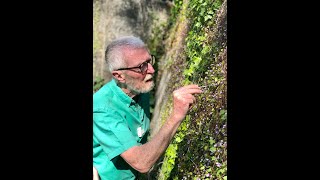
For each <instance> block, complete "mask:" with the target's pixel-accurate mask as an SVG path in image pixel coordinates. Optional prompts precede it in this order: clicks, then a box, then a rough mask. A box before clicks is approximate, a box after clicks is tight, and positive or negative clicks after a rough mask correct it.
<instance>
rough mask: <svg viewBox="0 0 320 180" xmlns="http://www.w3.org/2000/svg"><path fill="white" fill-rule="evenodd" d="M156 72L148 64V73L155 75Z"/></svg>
mask: <svg viewBox="0 0 320 180" xmlns="http://www.w3.org/2000/svg"><path fill="white" fill-rule="evenodd" d="M154 72H155V70H154V68H153V66H152V65H151V64H150V63H148V70H147V73H148V74H153V73H154Z"/></svg>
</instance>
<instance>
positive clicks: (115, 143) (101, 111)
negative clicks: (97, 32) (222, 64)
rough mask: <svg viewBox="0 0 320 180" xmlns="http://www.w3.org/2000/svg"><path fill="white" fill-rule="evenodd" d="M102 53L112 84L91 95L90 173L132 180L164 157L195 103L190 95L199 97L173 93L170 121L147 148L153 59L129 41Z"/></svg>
mask: <svg viewBox="0 0 320 180" xmlns="http://www.w3.org/2000/svg"><path fill="white" fill-rule="evenodd" d="M105 53H106V54H105V55H106V56H105V57H106V62H107V64H108V67H109V70H110V72H111V73H112V77H113V78H112V80H111V81H109V82H108V83H106V84H105V85H104V86H103V87H101V88H100V89H99V91H97V92H96V93H95V94H94V95H93V166H94V172H95V169H96V170H97V172H98V174H99V175H98V176H99V177H100V179H101V180H114V179H117V180H122V179H136V178H137V177H138V175H139V173H146V172H148V171H149V169H150V168H151V167H152V166H153V164H154V163H155V162H156V161H157V160H158V158H159V157H160V156H161V155H162V154H163V152H164V151H165V150H166V148H167V147H168V145H169V143H170V141H171V139H172V137H173V136H174V134H175V133H176V130H177V128H178V127H179V125H180V124H181V122H182V120H183V119H184V118H185V116H186V114H187V112H188V110H189V107H190V106H191V105H192V104H193V103H194V102H195V97H194V94H197V93H201V92H202V91H201V89H200V88H199V87H198V85H187V86H184V87H181V88H179V89H177V90H175V91H174V92H173V108H172V113H171V115H170V116H169V118H168V119H167V120H166V122H165V123H164V124H163V126H162V127H161V129H160V130H159V132H158V133H157V134H156V135H155V136H154V137H153V138H152V139H151V140H149V141H148V142H147V137H148V134H149V125H150V112H149V93H148V92H149V91H150V90H152V88H153V87H154V82H153V78H154V77H153V74H154V72H155V70H154V68H153V66H152V65H153V63H154V61H155V58H154V57H153V56H152V55H150V53H149V51H148V49H147V47H146V45H145V44H144V43H143V41H142V40H141V39H139V38H137V37H132V36H126V37H122V38H118V39H116V40H114V41H113V42H111V43H110V44H109V45H108V46H107V49H106V52H105Z"/></svg>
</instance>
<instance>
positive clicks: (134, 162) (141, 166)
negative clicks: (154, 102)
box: [121, 85, 202, 173]
mask: <svg viewBox="0 0 320 180" xmlns="http://www.w3.org/2000/svg"><path fill="white" fill-rule="evenodd" d="M201 92H202V91H201V89H200V88H199V87H198V86H197V85H187V86H184V87H181V88H179V89H177V90H175V91H174V92H173V111H172V113H171V115H170V117H169V118H168V119H167V121H166V122H165V124H164V125H163V126H162V127H161V129H160V130H159V132H158V133H157V134H156V135H155V136H154V137H153V138H152V139H151V140H150V141H149V142H147V143H146V144H143V145H141V146H134V147H132V148H130V149H128V150H127V151H125V152H123V153H122V154H121V157H122V158H123V159H125V160H126V162H127V163H128V164H129V165H130V166H132V167H133V168H134V169H136V170H137V171H139V172H141V173H146V172H148V171H149V169H150V168H151V167H152V166H153V164H154V163H155V162H156V161H157V160H158V158H159V157H160V156H161V155H162V153H163V152H164V151H165V150H166V148H167V147H168V145H169V143H170V141H171V139H172V137H173V136H174V135H175V133H176V131H177V129H178V127H179V125H180V124H181V122H182V120H183V119H184V118H185V116H186V114H187V112H188V110H189V107H190V106H191V105H192V104H193V103H195V97H194V96H193V94H198V93H201Z"/></svg>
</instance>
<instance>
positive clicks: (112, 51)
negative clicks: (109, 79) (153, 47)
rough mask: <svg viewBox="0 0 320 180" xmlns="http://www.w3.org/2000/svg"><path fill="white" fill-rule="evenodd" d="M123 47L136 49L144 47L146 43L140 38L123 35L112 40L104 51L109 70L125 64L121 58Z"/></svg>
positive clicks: (122, 66)
mask: <svg viewBox="0 0 320 180" xmlns="http://www.w3.org/2000/svg"><path fill="white" fill-rule="evenodd" d="M123 47H128V48H133V49H136V48H146V45H145V44H144V42H143V41H142V40H141V39H140V38H138V37H134V36H124V37H121V38H117V39H115V40H114V41H112V42H111V43H110V44H109V45H108V46H107V48H106V51H105V61H106V63H107V66H108V68H109V71H110V72H112V71H114V70H117V69H119V68H124V67H125V66H126V65H127V64H126V62H125V60H124V58H123ZM146 49H147V48H146Z"/></svg>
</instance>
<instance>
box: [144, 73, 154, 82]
mask: <svg viewBox="0 0 320 180" xmlns="http://www.w3.org/2000/svg"><path fill="white" fill-rule="evenodd" d="M152 78H153V76H152V75H151V74H147V75H146V77H145V78H144V81H148V80H150V79H152Z"/></svg>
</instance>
